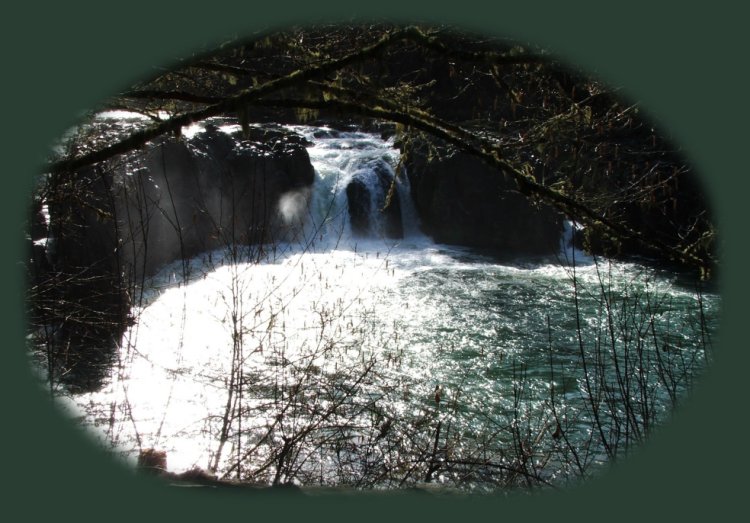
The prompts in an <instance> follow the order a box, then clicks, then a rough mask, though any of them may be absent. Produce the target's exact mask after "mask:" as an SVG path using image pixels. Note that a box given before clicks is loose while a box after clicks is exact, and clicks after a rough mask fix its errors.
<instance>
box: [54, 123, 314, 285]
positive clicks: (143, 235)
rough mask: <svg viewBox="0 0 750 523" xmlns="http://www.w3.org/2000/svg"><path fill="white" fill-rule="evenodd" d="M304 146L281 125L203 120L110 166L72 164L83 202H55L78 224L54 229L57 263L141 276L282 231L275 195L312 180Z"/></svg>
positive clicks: (275, 236)
mask: <svg viewBox="0 0 750 523" xmlns="http://www.w3.org/2000/svg"><path fill="white" fill-rule="evenodd" d="M304 145H305V144H304V138H302V137H300V136H298V135H294V134H291V133H288V132H285V131H283V130H279V129H263V128H252V129H251V130H250V133H249V135H248V136H247V137H245V136H243V135H242V133H241V132H236V133H234V134H227V133H225V132H222V131H219V130H218V129H217V128H216V127H215V126H211V125H209V126H207V128H206V131H205V132H202V133H198V134H196V135H195V136H194V137H193V138H191V139H174V138H171V139H166V140H162V141H160V142H158V143H156V144H154V145H152V146H150V147H149V148H147V149H146V150H145V151H141V152H138V153H134V154H131V155H129V157H128V158H127V160H126V161H125V162H124V163H122V164H120V165H119V166H116V167H115V168H114V169H108V170H103V169H101V168H99V167H94V168H90V169H87V170H84V171H81V172H78V173H76V174H75V178H76V179H77V184H78V185H80V186H82V187H83V186H85V187H86V194H85V198H86V199H87V206H86V208H81V207H80V205H79V204H80V201H76V200H74V199H68V200H66V201H62V202H60V203H59V204H58V205H57V206H54V207H51V212H52V213H53V216H58V217H64V216H67V217H68V218H67V220H68V221H71V220H72V222H73V224H74V225H75V226H76V227H73V228H72V229H71V228H69V227H68V228H64V227H58V229H59V230H58V231H57V232H55V231H53V236H54V237H55V238H56V244H57V246H58V251H59V252H58V253H57V255H56V258H57V261H58V263H63V264H71V263H72V264H74V265H76V266H80V267H83V266H86V265H87V264H90V263H92V262H94V261H98V262H101V261H102V260H108V261H109V263H110V265H111V267H112V269H113V270H114V269H115V266H117V267H118V272H125V273H128V272H129V273H130V274H131V275H132V276H133V277H135V278H136V279H138V278H140V277H142V276H150V275H153V274H154V273H155V272H156V271H157V270H159V268H160V267H162V266H164V265H165V264H167V263H170V262H172V261H175V260H179V259H182V258H189V257H192V256H194V255H196V254H198V253H200V252H204V251H206V250H211V249H217V248H221V247H224V246H228V245H230V244H259V243H264V242H271V241H275V240H278V239H281V237H283V234H284V227H285V225H284V224H283V222H282V220H280V219H279V209H278V202H279V200H280V198H281V196H282V195H284V194H286V193H288V192H290V191H298V190H301V189H303V188H306V187H310V186H311V185H312V182H313V179H314V170H313V167H312V164H311V163H310V158H309V156H308V154H307V150H306V149H305V147H304ZM71 217H72V218H71ZM61 220H62V218H60V219H59V220H58V222H59V223H58V225H61ZM53 227H54V226H53ZM115 253H116V256H115V255H114V254H115Z"/></svg>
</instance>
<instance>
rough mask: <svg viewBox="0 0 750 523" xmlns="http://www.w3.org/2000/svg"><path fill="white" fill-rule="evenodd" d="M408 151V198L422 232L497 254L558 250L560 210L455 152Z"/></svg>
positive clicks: (479, 163) (499, 174) (540, 252)
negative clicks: (531, 199)
mask: <svg viewBox="0 0 750 523" xmlns="http://www.w3.org/2000/svg"><path fill="white" fill-rule="evenodd" d="M444 152H445V153H446V154H440V155H435V156H433V157H428V156H427V155H426V154H423V153H421V152H419V151H413V152H412V153H411V154H410V155H409V156H408V157H407V163H406V165H407V172H408V175H409V181H410V184H411V189H412V198H413V199H414V203H415V207H416V209H417V212H418V213H419V217H420V220H421V222H422V227H423V229H424V232H425V233H426V234H428V235H430V236H432V237H433V239H434V240H435V241H437V242H440V243H449V244H454V245H464V246H467V247H476V248H481V249H487V250H490V251H492V252H494V253H495V254H497V255H499V256H502V257H517V256H538V255H551V254H554V253H556V252H558V250H559V244H560V243H559V242H560V234H561V232H562V216H561V215H559V214H558V213H557V212H555V211H553V210H551V209H549V208H547V207H544V206H541V207H535V206H533V205H532V204H531V203H530V202H529V200H528V199H527V198H526V197H524V196H523V195H521V194H519V193H517V192H515V191H514V190H513V189H514V185H513V183H512V182H510V181H507V180H506V179H505V178H504V176H503V175H502V173H500V172H498V171H496V170H495V169H492V168H490V167H488V166H487V165H485V164H484V163H483V162H481V161H480V160H479V159H477V158H475V157H473V156H471V155H468V154H465V153H460V152H455V151H453V152H451V151H444Z"/></svg>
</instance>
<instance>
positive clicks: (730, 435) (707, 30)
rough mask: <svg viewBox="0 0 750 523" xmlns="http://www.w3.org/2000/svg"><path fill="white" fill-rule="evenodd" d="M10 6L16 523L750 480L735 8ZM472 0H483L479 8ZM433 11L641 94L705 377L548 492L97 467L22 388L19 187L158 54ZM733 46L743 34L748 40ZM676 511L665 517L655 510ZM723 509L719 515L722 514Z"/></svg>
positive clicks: (388, 505)
mask: <svg viewBox="0 0 750 523" xmlns="http://www.w3.org/2000/svg"><path fill="white" fill-rule="evenodd" d="M71 4H72V3H71V2H67V3H59V4H55V5H44V6H37V5H32V4H31V3H26V4H23V6H21V5H17V6H15V7H13V8H10V7H6V9H5V14H4V16H3V20H4V23H3V26H4V27H3V29H2V30H1V31H0V38H2V45H1V46H0V52H1V53H2V61H1V62H0V67H2V68H3V73H2V75H0V77H1V78H2V79H1V80H0V89H2V98H0V100H2V105H1V106H0V129H1V130H2V140H0V144H1V146H2V152H3V154H2V163H1V164H0V176H1V178H0V179H1V180H2V185H3V190H2V191H0V198H1V200H0V202H1V203H0V213H1V215H0V224H2V228H3V253H2V256H1V257H0V259H1V260H2V264H3V265H2V269H1V270H0V274H1V275H2V300H1V301H0V303H1V304H2V311H1V312H2V314H0V318H1V320H0V321H2V329H1V330H0V332H1V333H2V338H0V339H1V340H2V344H1V345H2V348H0V354H1V355H2V364H1V366H0V369H1V372H2V375H1V378H2V379H0V384H2V394H1V395H0V397H1V398H2V411H1V412H0V420H2V428H0V434H2V445H1V446H0V454H1V455H2V456H3V459H2V461H1V462H2V463H3V464H4V466H3V467H2V472H1V473H0V477H2V489H1V490H0V492H1V496H2V500H3V502H2V504H1V505H0V511H8V512H10V515H11V516H15V515H23V516H24V519H30V520H40V519H42V518H55V517H60V518H64V519H68V518H71V519H75V520H78V521H87V520H94V519H96V520H102V519H104V520H107V521H120V520H131V521H132V520H133V519H144V520H152V519H157V518H162V517H169V518H170V519H174V520H177V519H179V520H190V521H192V520H195V519H212V520H217V519H223V518H237V520H242V521H252V520H256V519H258V518H268V517H271V518H279V519H281V520H289V519H303V520H305V521H307V520H309V519H312V520H316V521H317V520H324V521H325V520H330V519H345V518H346V519H351V518H356V519H362V520H378V521H382V520H385V521H387V520H392V519H406V518H409V519H411V518H419V519H423V518H427V519H431V520H443V519H445V520H455V519H458V518H463V517H466V516H468V517H470V518H472V519H474V518H477V519H479V518H482V519H485V518H486V519H490V520H508V518H524V519H531V520H542V519H544V520H555V521H567V520H569V519H570V520H576V521H588V520H601V519H605V518H606V519H607V520H616V521H620V520H633V519H638V518H645V519H649V520H650V519H656V518H657V517H662V516H667V515H669V516H672V517H674V518H675V519H676V518H680V519H682V520H684V519H688V520H690V521H692V520H693V519H696V520H698V519H701V520H702V519H707V518H711V519H714V518H715V519H717V520H718V519H720V518H721V516H729V515H730V514H733V513H734V512H735V511H737V510H739V509H740V503H741V502H742V501H743V499H742V496H743V495H746V493H745V492H744V491H745V489H744V488H743V487H746V486H747V483H748V482H747V479H746V476H745V475H746V474H747V470H748V457H747V454H746V452H745V451H746V449H745V448H744V446H743V443H744V442H745V441H746V434H747V432H746V429H747V422H746V421H745V419H744V417H743V414H744V413H745V412H746V411H747V408H746V406H745V405H744V400H745V398H747V392H746V390H745V388H744V384H743V382H744V380H743V378H744V375H745V372H744V370H745V368H747V367H748V351H750V348H748V345H750V344H748V343H747V337H746V336H745V332H744V329H743V326H744V322H743V319H744V310H743V309H744V303H743V302H744V301H745V300H744V297H745V296H746V295H748V292H749V289H748V283H747V279H748V278H747V276H746V274H745V273H744V271H743V265H744V264H743V260H744V259H745V255H746V250H747V249H746V246H745V244H744V242H743V240H745V239H746V237H747V233H746V230H745V227H746V223H747V219H746V217H747V207H746V206H743V204H744V203H745V201H744V200H745V198H746V194H747V192H746V191H747V189H748V185H749V184H748V181H747V178H748V174H750V173H748V172H747V171H748V169H747V162H746V157H745V156H746V150H747V144H746V141H747V139H748V138H750V134H749V133H748V132H747V122H748V121H750V118H749V117H750V111H749V110H748V106H749V105H750V104H748V101H747V92H746V91H747V85H748V83H747V80H748V79H747V76H748V70H747V58H746V56H745V55H744V54H743V52H744V49H745V48H747V47H748V40H749V38H748V36H747V31H746V26H745V24H743V21H745V20H747V16H746V15H747V13H745V12H744V8H741V7H736V6H735V5H734V4H732V3H730V2H727V1H723V0H719V1H714V2H711V3H699V4H694V3H690V4H685V3H680V2H671V1H670V2H660V3H656V2H653V3H651V2H646V1H641V0H637V1H630V2H618V3H610V4H605V3H604V2H594V1H569V2H554V1H544V2H542V1H524V2H522V1H520V0H515V1H513V2H508V1H505V0H501V1H497V2H494V3H492V4H491V5H484V4H483V3H481V2H475V1H473V0H461V1H457V0H455V1H454V2H451V3H445V4H442V3H437V2H428V1H424V0H419V1H410V2H404V1H403V0H401V1H392V0H379V1H378V2H371V3H370V4H368V5H360V4H355V3H353V2H343V1H336V2H328V1H324V0H318V1H316V2H309V1H308V2H299V1H297V0H287V1H284V2H270V3H262V4H260V5H257V4H253V3H250V2H246V3H243V4H239V3H233V2H228V1H224V0H212V1H210V2H198V1H195V0H189V1H188V0H184V1H182V2H179V3H177V2H170V3H167V2H162V3H157V2H145V1H142V0H138V1H130V2H127V3H124V2H122V3H116V4H115V3H110V4H101V3H100V4H91V5H89V6H84V5H82V4H83V2H79V3H76V4H73V5H71ZM486 4H489V2H487V3H486ZM376 18H377V19H387V20H392V21H405V22H408V21H424V22H447V23H453V24H457V25H459V26H463V27H464V28H465V29H468V30H474V31H479V32H485V33H493V34H499V35H502V36H508V37H511V38H515V39H519V40H524V41H529V42H532V43H535V44H539V45H541V46H543V47H545V48H547V49H550V50H552V51H553V52H555V53H556V54H558V55H559V56H562V57H564V58H566V59H567V60H569V61H570V62H571V63H574V64H577V65H580V66H582V67H584V68H586V69H588V70H589V71H590V72H591V73H592V74H594V75H596V76H599V77H600V78H602V79H603V80H605V81H607V82H608V83H610V84H613V85H620V86H623V87H624V94H625V95H626V96H628V97H630V98H632V99H635V100H639V101H641V102H642V105H643V107H644V108H645V109H646V110H647V112H648V113H649V115H650V116H652V117H653V119H654V120H655V121H656V122H657V123H658V124H659V125H660V126H661V129H662V130H663V131H665V132H667V133H669V134H671V135H672V136H673V137H674V140H675V142H676V143H678V144H679V145H680V146H682V148H683V149H684V151H685V153H686V155H687V156H688V158H689V159H690V160H691V161H692V163H693V164H694V165H695V166H696V167H697V171H698V174H699V175H700V176H701V177H702V179H703V181H704V183H705V186H706V188H707V191H708V193H709V195H710V197H711V200H712V203H713V207H714V211H715V217H716V219H717V222H718V226H719V232H720V241H721V243H722V251H721V258H722V261H723V268H722V271H721V276H720V277H721V280H720V288H721V292H722V295H723V313H722V327H721V331H720V340H719V342H718V344H717V347H716V351H715V354H716V362H715V365H714V367H713V369H712V371H711V372H710V373H709V374H708V376H706V377H705V378H704V379H703V380H701V382H700V384H699V386H698V387H697V390H695V392H694V394H693V396H692V398H691V399H690V400H689V401H688V402H687V404H686V406H685V407H684V408H682V409H680V410H678V411H677V412H676V413H675V415H674V420H673V421H672V422H671V423H670V424H669V425H668V426H666V427H665V428H664V429H662V430H660V431H659V432H658V433H657V434H656V435H655V436H654V437H653V439H652V441H651V442H649V443H648V444H647V445H646V446H645V447H644V448H643V449H642V450H640V451H639V452H637V453H636V454H635V455H634V456H633V457H631V458H630V459H628V460H626V461H624V462H623V463H621V464H618V465H617V466H615V467H614V468H613V470H612V471H611V472H610V473H608V474H605V475H604V476H603V477H601V478H600V479H596V480H593V481H590V482H588V483H585V484H583V485H582V486H580V487H578V488H575V489H570V490H566V491H563V492H559V493H545V494H542V495H531V496H518V497H516V496H511V497H506V498H497V499H495V498H477V499H471V500H470V501H468V502H467V501H461V500H455V499H454V500H450V499H448V500H444V499H436V498H434V497H431V496H413V495H408V496H407V495H398V496H397V495H385V496H383V495H379V496H346V497H331V498H315V499H309V498H304V497H299V496H291V495H288V494H275V495H258V496H252V497H247V496H238V495H230V494H222V495H219V494H217V493H215V492H214V493H210V492H208V493H206V492H203V491H197V490H194V489H182V490H181V489H167V488H165V487H163V486H162V485H161V484H160V483H156V482H150V481H148V480H145V479H135V478H134V477H133V475H132V473H130V472H128V471H126V470H124V469H123V468H121V467H120V466H118V465H116V464H114V463H112V462H110V461H109V460H108V459H107V458H106V457H105V456H104V454H103V453H102V452H100V451H98V450H97V449H96V448H95V446H94V445H93V444H92V440H91V439H90V438H89V436H88V435H86V434H85V433H83V432H81V431H78V430H76V429H75V428H74V426H73V424H72V423H71V422H70V421H69V420H66V419H64V418H63V417H62V416H61V415H60V413H59V412H58V411H57V410H56V409H55V408H54V407H53V406H52V405H51V404H50V402H49V400H48V397H46V396H45V395H44V394H43V391H42V390H41V389H40V388H38V387H37V386H36V384H34V383H33V381H32V379H31V373H30V371H29V366H28V363H27V360H26V357H25V354H24V350H23V322H24V319H23V315H22V293H23V288H24V284H25V283H24V280H23V271H22V269H21V267H20V266H19V264H18V260H19V259H20V257H21V247H22V241H21V240H22V233H23V231H22V220H23V218H24V214H23V213H24V212H25V206H26V205H27V202H28V196H29V191H30V182H31V178H32V176H33V174H35V173H36V172H37V171H38V169H39V168H40V166H41V165H42V163H43V162H44V159H45V155H46V150H47V148H48V147H49V145H50V144H51V143H52V141H53V140H55V139H56V138H57V137H59V136H60V135H61V134H62V132H63V131H64V130H65V129H66V128H67V127H69V126H70V125H71V124H73V123H74V122H75V120H76V119H77V118H78V116H79V115H80V113H81V111H82V110H84V109H86V108H88V107H90V106H91V105H93V104H94V103H95V102H97V101H98V100H101V99H103V98H106V97H107V96H108V95H109V94H111V93H113V92H115V91H117V90H118V89H121V88H123V87H125V86H127V85H128V84H129V83H131V82H133V81H135V80H137V79H139V78H140V77H142V76H143V75H147V74H150V72H151V71H154V70H155V68H156V67H162V66H166V67H168V66H169V65H170V64H171V63H173V62H174V61H176V60H177V59H179V58H182V57H186V56H187V55H188V54H190V53H192V52H194V51H199V50H210V49H212V48H214V47H216V46H217V45H218V44H220V43H221V42H223V41H226V40H228V39H230V38H232V37H234V36H249V35H251V34H252V33H253V32H254V31H258V30H261V29H265V28H281V27H284V26H287V25H290V24H308V23H313V22H317V21H321V22H322V21H342V22H347V21H368V20H373V19H376ZM743 44H744V45H743ZM670 519H671V518H670ZM722 519H723V518H722Z"/></svg>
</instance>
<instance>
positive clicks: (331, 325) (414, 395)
mask: <svg viewBox="0 0 750 523" xmlns="http://www.w3.org/2000/svg"><path fill="white" fill-rule="evenodd" d="M293 129H294V130H296V131H297V132H299V133H301V134H303V135H305V136H306V137H307V138H308V139H309V140H310V141H311V142H312V145H311V146H309V147H308V153H309V155H310V158H311V161H312V163H313V165H314V167H315V172H316V173H315V183H314V185H313V188H312V194H311V195H306V196H305V198H302V197H297V195H290V196H289V198H288V199H286V200H284V201H282V202H280V211H281V212H282V213H284V214H285V215H288V217H289V220H290V221H294V220H297V221H302V222H303V227H302V228H301V229H300V231H301V233H300V235H299V237H298V238H296V239H295V240H292V241H289V242H285V243H283V244H276V245H273V246H245V247H244V249H241V250H240V251H239V252H238V251H236V250H235V251H231V250H229V249H227V250H217V251H213V252H210V253H203V254H202V255H200V256H197V257H195V258H193V259H192V260H190V261H189V263H188V264H187V266H183V265H182V263H181V262H176V263H174V264H172V265H170V266H167V267H165V268H164V269H163V270H162V271H161V272H160V273H159V274H158V275H157V276H155V277H154V278H152V279H151V281H150V282H149V284H148V285H147V286H146V287H145V288H144V289H143V293H144V294H143V296H144V300H143V302H142V304H141V305H140V307H138V308H136V309H135V310H134V311H133V312H134V316H135V318H136V319H137V321H136V323H135V325H133V326H132V327H131V328H130V329H129V330H128V331H127V332H126V333H125V335H124V337H123V339H122V343H121V347H120V350H119V352H118V358H117V360H118V362H117V363H118V364H117V366H116V367H115V368H114V370H113V372H112V375H111V378H110V379H109V381H108V383H107V385H106V386H105V387H104V388H103V389H102V390H100V391H98V392H95V393H88V394H79V395H71V396H65V395H61V397H60V400H59V401H60V404H61V405H63V406H64V408H66V409H67V410H68V411H69V412H70V414H71V415H72V416H75V417H76V419H77V420H78V421H79V422H80V423H82V424H83V425H85V426H88V427H90V430H91V433H92V434H93V435H94V437H95V438H96V439H97V440H99V441H100V442H101V443H102V444H104V445H105V446H107V447H108V448H111V449H112V452H113V453H115V454H116V455H118V456H120V457H121V458H122V459H124V460H126V461H128V462H131V463H134V462H135V460H136V458H137V455H138V452H139V450H142V449H147V448H154V449H158V450H161V451H165V452H166V453H167V463H168V465H167V466H168V469H169V470H170V471H172V472H175V473H178V472H182V471H186V470H190V469H192V468H195V467H198V468H201V469H203V470H206V471H210V472H211V473H214V474H216V475H217V476H219V477H224V478H232V479H240V480H244V481H253V482H259V483H283V482H293V483H296V484H305V485H321V484H322V485H349V486H354V487H363V488H399V487H404V486H411V485H414V484H417V483H420V482H435V483H439V484H443V485H446V486H455V487H458V488H461V489H468V490H491V489H494V488H508V487H515V486H520V487H525V486H530V485H549V484H551V485H565V484H570V483H574V482H577V481H579V480H580V479H581V478H587V477H589V476H591V475H595V474H596V473H598V471H600V470H604V468H605V467H606V464H607V463H609V462H611V460H612V458H614V457H617V456H620V455H623V454H624V453H627V452H628V451H629V450H630V449H631V448H633V447H636V446H638V445H640V444H641V443H642V442H643V441H644V440H645V439H646V438H647V437H648V435H649V434H651V432H652V431H653V430H654V429H655V428H657V427H658V426H659V425H660V424H662V423H664V422H666V421H668V419H669V416H670V413H671V412H672V411H673V409H674V407H675V406H676V405H677V404H680V403H681V402H683V401H685V399H686V398H687V396H688V394H689V391H690V390H691V388H692V385H693V383H694V381H695V380H696V379H699V378H700V375H701V374H702V373H703V372H704V371H705V369H706V366H707V364H709V363H710V359H711V347H712V345H713V339H714V338H715V336H716V330H717V327H718V317H719V307H720V299H719V296H718V294H716V293H715V292H709V291H705V290H701V289H700V287H699V285H698V284H697V282H693V281H691V280H690V279H689V278H686V277H684V276H681V275H678V274H675V273H673V272H670V271H667V270H663V269H658V268H653V267H650V266H649V265H647V264H645V263H637V262H613V261H608V260H603V259H602V260H597V259H594V258H592V257H590V256H586V255H584V254H583V253H581V252H580V251H577V250H575V249H573V248H572V247H571V246H570V239H571V235H572V233H573V231H574V230H575V229H576V226H575V224H572V223H568V224H566V230H565V232H564V234H563V235H562V236H561V248H560V253H559V255H558V256H557V257H553V258H549V259H534V260H515V261H513V262H507V261H504V262H500V261H498V260H495V259H493V258H492V257H490V256H487V255H484V254H482V253H477V252H473V251H472V250H470V249H467V248H460V247H455V246H449V245H441V244H436V243H434V242H433V241H432V240H431V239H430V238H428V237H426V236H424V235H423V234H421V233H420V232H419V224H418V219H417V215H416V212H415V210H414V208H413V205H412V204H411V202H410V201H409V198H408V194H409V188H408V180H407V177H406V176H404V175H403V174H402V173H400V174H399V175H398V176H396V183H397V187H398V189H399V191H398V197H399V198H400V202H399V203H400V208H401V213H402V219H403V227H404V238H403V239H401V240H389V239H384V238H382V231H383V225H382V221H383V217H382V213H380V212H379V210H378V206H379V205H382V201H383V196H384V194H383V191H382V188H379V186H378V184H377V183H376V181H375V178H374V175H373V174H372V173H374V172H375V171H376V170H378V169H380V170H381V171H382V170H386V171H387V172H389V173H390V174H395V172H396V169H397V168H398V160H399V155H398V151H397V150H396V149H395V148H394V146H393V143H392V141H389V140H384V139H382V138H380V137H379V136H378V135H375V134H368V133H364V132H354V131H352V132H339V131H334V130H331V129H327V128H312V127H302V126H297V127H294V128H293ZM199 131H200V130H199V129H197V130H196V129H194V130H193V132H199ZM353 177H358V178H360V179H362V180H365V183H367V184H369V187H370V189H371V194H372V195H373V201H372V203H373V205H372V209H371V213H370V215H371V216H370V218H371V219H370V223H371V231H370V234H369V235H368V236H367V237H357V236H356V235H354V234H352V231H351V224H350V223H349V222H350V220H349V215H348V212H347V200H346V192H345V188H346V185H347V183H348V182H349V181H350V180H351V179H352V178H353ZM306 198H307V199H306ZM301 202H309V205H302V203H301Z"/></svg>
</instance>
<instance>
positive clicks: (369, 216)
mask: <svg viewBox="0 0 750 523" xmlns="http://www.w3.org/2000/svg"><path fill="white" fill-rule="evenodd" d="M364 176H365V175H357V176H355V177H354V178H352V180H351V181H350V182H349V184H348V185H347V186H346V198H347V202H348V206H349V223H350V224H351V228H352V234H354V235H355V236H359V237H368V236H380V235H382V236H384V237H386V238H389V239H394V240H397V239H401V238H403V237H404V226H403V221H402V216H401V204H400V203H399V193H398V188H397V187H395V186H393V187H392V184H393V182H394V180H393V175H392V174H391V172H390V171H389V170H388V169H386V168H384V166H382V165H374V166H372V169H371V171H370V172H368V173H367V175H366V176H367V177H369V178H370V182H372V183H369V184H368V183H367V181H366V180H365V178H364ZM391 189H392V190H391ZM373 193H374V194H373ZM389 195H390V197H389ZM373 202H374V203H375V204H374V205H373Z"/></svg>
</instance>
